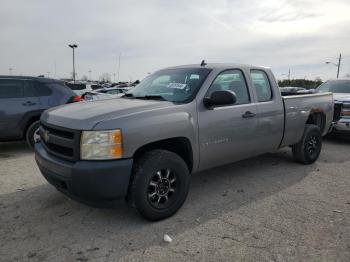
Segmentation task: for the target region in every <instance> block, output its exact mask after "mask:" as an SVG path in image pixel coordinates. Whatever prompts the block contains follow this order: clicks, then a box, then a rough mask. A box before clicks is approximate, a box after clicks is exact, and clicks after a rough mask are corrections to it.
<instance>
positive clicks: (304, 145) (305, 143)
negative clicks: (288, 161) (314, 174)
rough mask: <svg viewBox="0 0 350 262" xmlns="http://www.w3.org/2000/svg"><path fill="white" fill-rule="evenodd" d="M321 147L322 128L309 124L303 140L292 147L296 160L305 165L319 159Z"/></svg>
mask: <svg viewBox="0 0 350 262" xmlns="http://www.w3.org/2000/svg"><path fill="white" fill-rule="evenodd" d="M321 149H322V134H321V130H320V128H319V127H318V126H316V125H309V124H307V125H306V126H305V130H304V134H303V137H302V139H301V141H300V142H299V143H298V144H295V145H293V147H292V151H293V157H294V160H295V161H297V162H299V163H302V164H305V165H308V164H312V163H314V162H315V161H316V160H317V159H318V157H319V155H320V153H321Z"/></svg>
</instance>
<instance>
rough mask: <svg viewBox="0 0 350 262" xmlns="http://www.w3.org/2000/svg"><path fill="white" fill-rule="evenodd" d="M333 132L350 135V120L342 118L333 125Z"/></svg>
mask: <svg viewBox="0 0 350 262" xmlns="http://www.w3.org/2000/svg"><path fill="white" fill-rule="evenodd" d="M333 131H335V132H349V133H350V118H340V119H339V120H338V121H336V122H334V123H333Z"/></svg>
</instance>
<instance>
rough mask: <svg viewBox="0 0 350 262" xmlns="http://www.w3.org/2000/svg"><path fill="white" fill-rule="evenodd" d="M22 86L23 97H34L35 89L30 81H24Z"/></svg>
mask: <svg viewBox="0 0 350 262" xmlns="http://www.w3.org/2000/svg"><path fill="white" fill-rule="evenodd" d="M23 86H24V91H23V92H24V97H35V96H36V93H35V87H34V84H33V82H32V81H29V80H24V81H23Z"/></svg>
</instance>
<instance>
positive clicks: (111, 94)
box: [82, 87, 131, 100]
mask: <svg viewBox="0 0 350 262" xmlns="http://www.w3.org/2000/svg"><path fill="white" fill-rule="evenodd" d="M130 89H131V88H129V87H110V88H101V89H97V90H95V91H90V92H86V93H85V94H83V95H82V99H84V100H103V99H112V98H118V97H121V96H123V95H124V94H125V93H126V92H128V91H129V90H130Z"/></svg>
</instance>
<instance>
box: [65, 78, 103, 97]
mask: <svg viewBox="0 0 350 262" xmlns="http://www.w3.org/2000/svg"><path fill="white" fill-rule="evenodd" d="M66 85H67V86H68V87H69V88H70V89H72V90H73V91H74V92H75V93H76V94H77V95H79V96H82V95H83V94H84V93H86V92H89V91H93V90H96V89H100V88H102V85H100V84H96V83H84V82H77V81H76V82H66Z"/></svg>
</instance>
